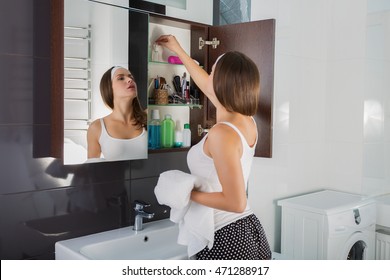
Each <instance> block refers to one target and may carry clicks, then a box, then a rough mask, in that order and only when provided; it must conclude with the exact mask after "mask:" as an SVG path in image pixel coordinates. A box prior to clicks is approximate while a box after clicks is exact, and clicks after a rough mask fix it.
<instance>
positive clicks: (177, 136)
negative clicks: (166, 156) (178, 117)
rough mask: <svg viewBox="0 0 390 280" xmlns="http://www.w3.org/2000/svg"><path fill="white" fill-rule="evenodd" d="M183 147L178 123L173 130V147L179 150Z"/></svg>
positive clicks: (181, 133)
mask: <svg viewBox="0 0 390 280" xmlns="http://www.w3.org/2000/svg"><path fill="white" fill-rule="evenodd" d="M181 146H183V132H182V131H181V130H180V122H179V121H177V122H176V129H175V141H174V147H176V148H180V147H181Z"/></svg>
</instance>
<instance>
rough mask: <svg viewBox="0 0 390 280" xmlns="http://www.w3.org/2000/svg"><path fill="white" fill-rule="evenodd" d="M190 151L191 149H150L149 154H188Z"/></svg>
mask: <svg viewBox="0 0 390 280" xmlns="http://www.w3.org/2000/svg"><path fill="white" fill-rule="evenodd" d="M189 149H190V147H185V148H183V147H180V148H161V149H148V153H149V154H159V153H166V152H186V151H188V150H189Z"/></svg>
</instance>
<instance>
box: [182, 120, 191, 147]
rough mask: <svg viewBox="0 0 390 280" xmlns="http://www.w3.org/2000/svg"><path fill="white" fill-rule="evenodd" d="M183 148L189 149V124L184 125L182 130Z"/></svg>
mask: <svg viewBox="0 0 390 280" xmlns="http://www.w3.org/2000/svg"><path fill="white" fill-rule="evenodd" d="M183 147H191V130H190V124H188V123H186V124H184V129H183Z"/></svg>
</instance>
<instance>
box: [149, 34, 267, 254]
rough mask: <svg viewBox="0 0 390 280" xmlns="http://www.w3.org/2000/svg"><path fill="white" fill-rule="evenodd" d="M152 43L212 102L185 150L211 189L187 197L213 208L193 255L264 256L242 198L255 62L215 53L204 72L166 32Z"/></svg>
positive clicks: (256, 86)
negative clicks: (208, 124) (207, 243)
mask: <svg viewBox="0 0 390 280" xmlns="http://www.w3.org/2000/svg"><path fill="white" fill-rule="evenodd" d="M156 42H157V43H158V44H160V45H162V46H164V47H166V48H168V49H169V50H171V51H173V52H175V53H176V54H177V55H178V56H179V58H180V59H181V61H182V62H183V64H184V65H185V66H186V68H187V70H188V72H189V74H190V76H191V78H192V79H193V80H194V82H195V83H196V84H197V85H198V87H199V88H200V89H201V90H202V92H203V93H204V94H205V95H206V96H207V97H208V98H209V99H210V101H211V102H212V103H213V104H214V106H215V107H216V114H217V124H216V125H214V126H213V127H212V128H211V129H210V130H209V133H208V134H207V135H206V136H205V137H204V138H203V139H202V140H201V141H200V142H199V143H198V144H197V145H195V146H193V147H192V148H191V149H190V151H189V152H188V156H187V162H188V166H189V169H190V171H191V174H193V175H196V176H199V177H200V178H202V179H203V180H206V181H207V182H208V183H209V184H210V185H212V186H213V192H200V191H197V190H193V191H192V192H191V200H192V201H194V202H197V203H199V204H202V205H205V206H207V207H211V208H214V209H215V210H214V223H215V234H214V245H213V247H212V248H211V249H210V248H208V247H206V248H204V249H203V250H202V251H200V252H198V253H197V254H196V258H197V259H270V258H271V251H270V248H269V244H268V241H267V238H266V236H265V233H264V230H263V227H262V225H261V224H260V221H259V220H258V218H257V217H256V216H255V215H254V214H253V212H252V211H251V209H250V207H249V205H248V203H247V196H246V192H247V183H248V177H249V172H250V169H251V165H252V160H253V156H254V150H255V146H256V143H257V139H258V135H257V128H256V123H255V121H254V119H253V117H252V116H253V115H254V114H255V113H256V111H257V104H258V96H259V91H260V77H259V71H258V69H257V67H256V65H255V64H254V63H253V61H252V60H250V59H249V58H248V57H247V56H245V55H244V54H242V53H239V52H228V53H226V54H224V55H222V56H220V57H219V58H218V59H217V61H216V63H215V64H214V65H213V67H212V71H211V74H210V75H208V74H207V73H206V72H205V71H204V70H203V69H202V68H201V67H199V66H198V65H197V64H196V63H195V62H194V61H193V60H192V58H190V57H189V56H188V54H187V53H186V52H185V51H184V50H183V49H182V47H181V46H180V44H179V43H178V42H177V40H176V38H175V37H174V36H172V35H163V36H161V37H160V38H158V39H157V41H156Z"/></svg>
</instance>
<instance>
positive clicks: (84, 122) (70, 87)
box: [64, 0, 147, 164]
mask: <svg viewBox="0 0 390 280" xmlns="http://www.w3.org/2000/svg"><path fill="white" fill-rule="evenodd" d="M110 2H112V4H108V3H102V2H101V1H99V2H96V1H90V0H65V1H64V68H65V69H64V78H65V80H64V164H80V163H85V162H96V161H107V160H109V161H115V160H133V159H141V158H147V132H146V131H144V132H142V133H141V135H144V134H146V137H142V138H143V139H145V141H144V140H142V141H136V142H138V144H137V148H136V149H135V150H136V151H137V154H136V155H133V154H132V153H129V154H128V155H126V156H125V157H121V158H110V159H109V158H108V157H107V156H106V158H104V155H102V157H101V158H93V159H87V148H88V146H87V130H88V127H89V126H90V124H91V123H92V122H93V121H94V120H98V119H100V118H103V117H105V116H107V115H109V114H110V113H111V112H112V110H111V109H110V108H109V107H108V106H106V105H105V104H104V102H103V100H102V97H101V94H100V86H99V85H100V80H101V78H102V76H103V74H104V73H105V72H106V71H107V70H108V69H110V68H111V67H113V66H121V67H123V68H126V69H129V9H128V8H127V6H128V0H115V1H112V0H111V1H110ZM129 70H130V71H132V69H129ZM135 80H136V83H137V84H139V83H141V82H139V81H137V77H135ZM141 88H143V87H141ZM141 91H142V90H141ZM143 96H144V97H143ZM138 98H139V99H142V98H145V99H146V93H142V92H140V86H138ZM145 103H146V102H141V104H145ZM144 109H146V108H144ZM102 128H103V127H102ZM106 128H107V132H109V131H110V127H108V126H107V124H106ZM109 134H110V133H108V135H109ZM139 136H140V135H139ZM139 136H137V137H139ZM110 137H111V136H110V135H109V138H110ZM113 137H114V138H115V136H113ZM113 137H111V138H113ZM132 137H133V136H131V137H128V138H119V137H118V138H119V139H115V140H119V141H123V140H128V139H129V138H131V140H134V139H135V138H137V137H134V138H132ZM130 142H131V141H129V143H130ZM133 142H134V141H133ZM140 142H141V143H143V142H145V145H144V146H142V147H141V146H140ZM131 148H132V147H131Z"/></svg>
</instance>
